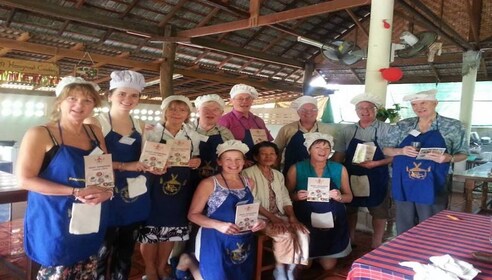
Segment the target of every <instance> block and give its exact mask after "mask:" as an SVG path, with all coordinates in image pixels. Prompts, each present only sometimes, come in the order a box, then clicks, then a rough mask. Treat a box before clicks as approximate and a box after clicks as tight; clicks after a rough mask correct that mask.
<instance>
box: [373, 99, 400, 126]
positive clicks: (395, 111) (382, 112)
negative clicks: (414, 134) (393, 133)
mask: <svg viewBox="0 0 492 280" xmlns="http://www.w3.org/2000/svg"><path fill="white" fill-rule="evenodd" d="M393 106H394V107H395V108H384V107H382V108H379V109H378V112H377V114H376V118H377V119H378V120H380V121H383V122H384V121H386V120H387V119H389V120H390V123H394V122H397V121H398V120H399V119H400V113H399V112H400V110H401V109H402V108H403V107H401V106H400V104H398V103H396V104H394V105H393Z"/></svg>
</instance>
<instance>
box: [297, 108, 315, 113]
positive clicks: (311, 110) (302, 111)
mask: <svg viewBox="0 0 492 280" xmlns="http://www.w3.org/2000/svg"><path fill="white" fill-rule="evenodd" d="M298 112H299V113H301V114H307V113H318V108H314V109H299V110H298Z"/></svg>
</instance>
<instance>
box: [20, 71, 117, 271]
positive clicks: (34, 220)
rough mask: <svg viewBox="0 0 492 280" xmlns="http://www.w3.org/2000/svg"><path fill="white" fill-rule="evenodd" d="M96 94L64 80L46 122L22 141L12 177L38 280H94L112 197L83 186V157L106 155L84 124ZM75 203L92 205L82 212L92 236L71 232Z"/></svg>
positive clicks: (98, 136)
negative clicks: (20, 195) (24, 193)
mask: <svg viewBox="0 0 492 280" xmlns="http://www.w3.org/2000/svg"><path fill="white" fill-rule="evenodd" d="M98 89H99V87H98V86H97V85H95V84H93V83H90V82H87V81H85V80H84V79H82V78H75V77H65V78H63V79H62V80H61V81H60V83H59V84H58V85H57V87H56V91H55V93H56V96H57V97H56V101H55V103H54V106H53V112H52V116H51V122H49V123H47V124H45V125H43V126H38V127H33V128H31V129H29V130H28V131H27V132H26V134H25V136H24V138H23V140H22V144H21V147H20V151H19V156H18V161H17V176H18V179H19V186H20V187H22V188H24V189H26V190H28V191H29V193H28V200H29V203H28V205H27V209H26V216H25V221H24V231H25V232H24V233H25V236H24V238H25V240H24V246H25V250H26V253H27V255H28V256H29V258H31V259H32V260H34V261H35V262H37V263H39V264H41V269H40V270H39V272H38V276H37V279H95V277H96V254H97V251H98V249H99V248H100V247H101V244H102V242H103V238H104V233H105V230H106V223H107V217H106V215H107V213H108V211H107V210H108V209H107V208H108V207H107V206H108V205H107V203H103V202H104V201H106V200H108V199H109V198H111V197H112V195H113V191H112V188H105V187H100V186H97V185H86V184H85V183H84V182H85V171H84V156H87V155H89V154H91V153H92V154H101V153H102V152H105V151H106V146H105V144H104V140H103V139H104V138H103V136H102V133H101V130H100V129H99V128H98V127H96V126H93V125H87V124H83V121H84V119H85V118H87V117H89V116H90V115H91V114H92V110H93V109H94V107H97V106H99V105H100V104H101V101H100V99H99V94H98V92H97V90H98ZM79 203H81V204H88V205H94V207H90V206H87V207H86V208H90V209H91V210H93V211H94V213H96V215H97V216H95V215H94V214H93V215H91V221H90V222H91V223H92V224H93V225H95V226H96V228H98V230H97V232H92V233H89V232H91V231H89V230H84V231H82V232H80V231H76V230H74V229H73V228H72V227H71V225H72V226H73V224H76V223H77V222H76V221H75V219H76V217H73V216H72V215H71V213H73V212H72V211H73V210H72V208H74V209H75V208H77V209H80V208H85V207H84V206H83V205H77V207H75V206H76V204H79ZM101 204H102V205H101ZM75 216H78V215H75ZM72 223H73V224H72ZM97 225H98V226H97ZM86 232H87V233H86Z"/></svg>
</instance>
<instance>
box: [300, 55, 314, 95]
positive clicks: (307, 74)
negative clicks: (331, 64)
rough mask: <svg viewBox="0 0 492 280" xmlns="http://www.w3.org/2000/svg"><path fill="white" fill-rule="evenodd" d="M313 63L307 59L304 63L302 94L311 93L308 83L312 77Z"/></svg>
mask: <svg viewBox="0 0 492 280" xmlns="http://www.w3.org/2000/svg"><path fill="white" fill-rule="evenodd" d="M313 71H314V63H313V62H312V61H307V62H306V64H305V65H304V81H303V83H302V95H311V94H310V92H309V84H310V83H311V80H312V79H313Z"/></svg>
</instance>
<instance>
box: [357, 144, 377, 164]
mask: <svg viewBox="0 0 492 280" xmlns="http://www.w3.org/2000/svg"><path fill="white" fill-rule="evenodd" d="M375 153H376V146H375V145H369V144H362V143H358V144H357V147H356V148H355V153H354V157H353V158H352V163H361V162H365V161H371V160H373V159H374V154H375Z"/></svg>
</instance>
